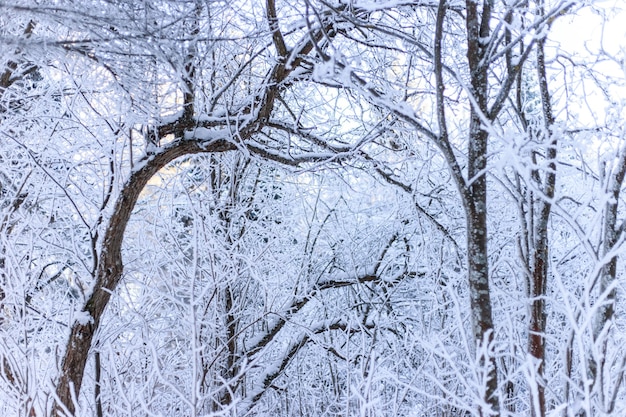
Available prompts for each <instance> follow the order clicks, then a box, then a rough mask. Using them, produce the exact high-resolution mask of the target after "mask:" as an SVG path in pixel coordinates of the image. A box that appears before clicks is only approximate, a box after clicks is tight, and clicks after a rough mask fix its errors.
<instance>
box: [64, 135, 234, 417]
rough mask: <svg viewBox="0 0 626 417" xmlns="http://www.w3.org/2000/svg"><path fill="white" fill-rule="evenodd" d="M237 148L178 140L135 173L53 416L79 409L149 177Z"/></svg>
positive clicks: (70, 351)
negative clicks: (187, 159)
mask: <svg viewBox="0 0 626 417" xmlns="http://www.w3.org/2000/svg"><path fill="white" fill-rule="evenodd" d="M234 148H235V147H234V145H233V144H232V143H230V142H228V141H226V140H224V141H215V142H213V143H212V144H211V146H206V145H204V144H203V143H202V142H194V141H182V142H178V143H175V144H173V145H172V146H169V147H166V148H164V150H163V151H162V152H161V153H159V154H157V155H154V156H153V157H152V158H151V159H149V160H148V162H146V163H145V165H144V166H143V168H141V169H139V170H137V171H135V172H134V173H133V175H131V177H130V179H129V180H128V181H127V183H126V185H125V186H124V188H123V190H122V193H121V195H120V197H119V199H118V200H117V203H116V204H115V208H114V210H113V215H112V216H111V219H110V221H109V225H108V227H107V230H106V233H105V236H104V240H103V242H102V249H101V255H100V260H99V265H98V269H97V275H96V284H95V287H94V288H95V289H94V291H93V293H92V295H91V296H90V297H89V299H88V300H87V302H86V303H85V306H84V307H83V312H85V313H86V318H88V320H80V321H77V322H75V323H74V324H73V325H72V329H71V333H70V337H69V341H68V344H67V350H66V353H65V357H64V358H63V362H62V364H61V375H60V377H59V381H58V383H57V389H56V395H57V399H56V401H55V403H54V406H53V410H52V415H53V416H55V417H56V416H61V415H63V413H69V414H70V415H72V414H74V412H75V402H76V401H77V400H78V396H79V394H80V388H81V384H82V381H83V374H84V372H85V365H86V363H87V359H88V357H89V350H90V348H91V343H92V341H93V338H94V335H95V333H96V331H97V330H98V327H99V325H100V319H101V318H102V314H103V313H104V310H105V308H106V306H107V304H108V302H109V298H110V296H111V293H112V292H113V291H115V288H116V287H117V284H118V282H119V280H120V278H121V275H122V270H123V266H122V254H121V250H122V239H123V237H124V231H125V230H126V225H127V224H128V220H129V219H130V215H131V213H132V211H133V209H134V207H135V203H136V202H137V199H138V198H139V194H140V193H141V191H142V190H143V189H144V187H145V185H146V184H147V182H148V180H149V179H150V178H152V177H153V176H154V174H156V173H157V172H158V171H159V170H160V169H161V168H163V167H164V166H165V165H167V164H168V163H169V162H171V161H173V160H174V159H176V158H178V157H180V156H183V155H190V154H195V153H200V152H211V151H212V152H224V151H228V150H234Z"/></svg>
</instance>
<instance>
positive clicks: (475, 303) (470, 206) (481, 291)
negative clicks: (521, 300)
mask: <svg viewBox="0 0 626 417" xmlns="http://www.w3.org/2000/svg"><path fill="white" fill-rule="evenodd" d="M466 9H467V16H466V29H467V44H468V46H467V58H468V63H469V69H470V77H471V90H470V94H471V95H472V100H473V104H472V109H471V118H470V125H469V142H468V158H467V159H468V161H467V165H468V169H467V177H468V179H467V181H468V191H469V196H470V201H466V207H465V209H466V216H467V252H468V253H467V256H468V280H469V289H470V301H471V310H472V328H473V333H474V339H475V341H476V344H477V347H478V349H479V350H480V355H481V358H480V365H481V366H482V367H483V368H484V370H485V371H486V373H487V375H486V378H487V379H486V381H485V384H486V386H485V394H484V396H485V397H484V398H483V400H484V402H485V404H487V405H488V406H489V409H480V415H481V416H488V415H489V416H492V415H495V416H497V415H499V414H500V402H499V398H498V369H497V363H496V358H495V357H494V356H493V354H492V352H491V348H492V346H491V345H492V342H493V340H494V328H493V317H492V314H493V313H492V305H491V295H490V288H489V287H490V286H489V259H488V251H487V176H486V168H487V151H488V138H489V134H488V132H487V131H486V130H485V127H484V126H483V123H482V121H483V120H484V119H485V115H487V114H489V111H488V105H487V92H488V76H487V63H486V62H484V60H483V58H484V57H485V55H486V53H485V48H484V45H485V40H486V39H488V38H489V31H490V28H489V24H490V20H491V1H490V0H485V1H483V3H482V10H481V13H479V11H478V5H477V2H476V1H474V0H467V1H466Z"/></svg>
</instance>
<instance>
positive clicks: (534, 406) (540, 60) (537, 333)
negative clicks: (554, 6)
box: [528, 4, 557, 417]
mask: <svg viewBox="0 0 626 417" xmlns="http://www.w3.org/2000/svg"><path fill="white" fill-rule="evenodd" d="M540 6H541V7H542V8H543V4H540ZM544 42H545V41H544V40H543V39H542V40H539V41H538V42H537V79H538V81H539V92H540V95H541V104H542V113H543V129H541V131H540V132H539V133H538V137H539V138H542V139H544V140H545V142H546V143H547V148H546V151H545V155H546V160H547V162H548V165H547V170H546V172H545V174H544V180H543V184H542V183H541V179H540V176H539V173H537V172H534V173H533V179H534V180H535V182H536V183H537V184H536V185H537V186H538V187H539V188H540V189H541V191H542V192H543V196H542V197H540V198H539V199H538V201H537V218H536V221H535V233H534V242H533V248H534V251H533V253H532V270H531V271H532V276H531V278H530V279H531V282H530V286H529V287H530V299H531V307H530V320H529V327H528V352H529V353H530V355H531V356H532V357H533V358H534V359H535V360H536V361H537V362H538V364H539V365H538V368H537V381H536V394H535V395H533V392H534V391H533V390H530V392H531V416H532V417H544V416H545V415H546V394H545V385H544V373H545V362H546V338H545V333H546V326H547V313H546V301H545V298H546V291H547V286H548V261H549V259H550V258H549V249H550V247H549V242H548V221H549V220H550V213H551V211H552V199H553V198H554V192H555V186H556V157H557V138H556V136H554V135H553V134H552V126H553V124H554V116H553V115H552V101H551V98H550V92H549V90H548V79H547V74H546V63H545V53H544ZM531 204H532V203H531ZM533 215H534V213H533Z"/></svg>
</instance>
